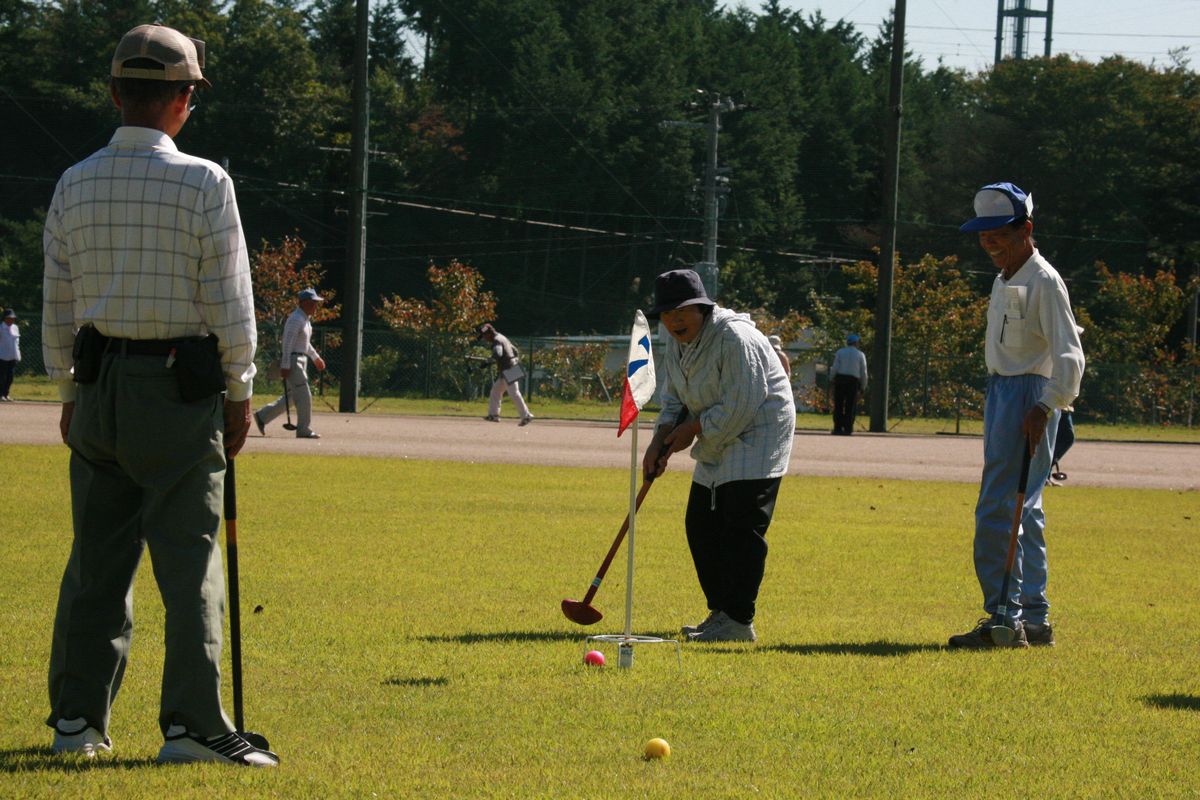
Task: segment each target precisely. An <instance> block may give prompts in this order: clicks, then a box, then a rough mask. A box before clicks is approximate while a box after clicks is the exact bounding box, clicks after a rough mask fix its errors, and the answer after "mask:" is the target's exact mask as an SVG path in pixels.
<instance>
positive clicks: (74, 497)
mask: <svg viewBox="0 0 1200 800" xmlns="http://www.w3.org/2000/svg"><path fill="white" fill-rule="evenodd" d="M203 66H204V43H203V42H199V41H196V40H193V39H189V38H188V37H186V36H184V35H183V34H182V33H180V32H179V31H176V30H174V29H172V28H167V27H164V26H161V25H140V26H138V27H136V28H134V29H132V30H130V31H129V32H128V33H126V34H125V35H124V37H122V39H121V41H120V43H119V44H118V45H117V48H116V52H115V54H114V56H113V59H112V66H111V71H110V75H111V80H110V82H109V91H110V94H111V97H112V101H113V103H114V104H115V105H116V107H117V108H118V109H120V114H121V126H120V127H119V128H117V130H116V133H114V134H113V137H112V139H111V140H110V141H109V143H108V144H107V145H106V146H105V147H103V148H101V149H100V150H98V151H96V152H95V153H93V154H92V155H91V156H89V157H88V158H86V159H84V160H83V161H81V162H79V163H78V164H75V165H74V166H72V167H70V168H69V169H67V171H66V172H64V173H63V175H62V177H61V178H60V179H59V181H58V185H57V186H56V187H55V189H54V196H53V198H52V199H51V201H50V207H49V209H48V210H47V212H46V225H45V233H44V235H43V246H44V253H45V274H44V279H43V286H44V293H43V298H44V299H43V305H42V341H43V355H44V358H45V363H46V369H47V372H48V373H49V375H50V378H51V380H53V381H54V382H55V383H56V384H58V391H59V396H60V398H61V399H62V413H61V415H60V421H59V430H60V433H61V435H62V438H63V441H64V442H65V443H66V444H67V445H68V446H69V447H70V448H71V465H70V482H71V507H72V513H73V518H74V539H73V542H72V545H71V554H70V556H69V558H68V560H67V566H66V569H65V571H64V573H63V578H62V584H61V588H60V591H59V597H58V608H57V612H56V614H55V618H54V635H53V639H52V642H51V647H50V669H49V690H50V691H49V695H50V696H49V699H50V714H49V716H48V718H47V720H46V721H47V724H49V725H50V726H51V727H52V728H53V729H54V740H53V746H52V747H53V751H54V752H55V753H78V754H82V755H86V756H89V757H91V756H96V755H97V754H99V753H103V752H106V751H109V750H110V749H111V748H112V740H111V739H110V738H109V735H108V734H109V722H110V714H111V710H112V704H113V701H114V700H115V699H116V696H117V692H118V690H119V689H120V687H121V679H122V676H123V675H124V673H125V667H126V664H127V662H128V657H129V646H130V642H131V639H132V634H133V604H132V602H133V582H134V576H135V574H136V572H137V568H138V564H139V562H140V561H141V558H142V553H143V550H144V549H145V548H147V547H148V548H149V550H150V554H151V556H152V560H153V563H154V575H155V578H156V579H157V582H158V588H159V593H160V594H161V595H162V601H163V606H164V607H165V610H166V630H165V633H164V645H165V656H164V660H163V676H162V690H161V696H160V705H159V717H158V722H159V726H160V728H161V731H162V733H163V738H164V742H163V745H162V748H161V749H160V750H159V753H158V758H159V760H160V761H167V762H172V761H216V762H223V763H238V764H248V765H258V766H273V765H275V764H277V763H278V758H277V757H276V756H275V755H274V754H272V753H268V752H266V751H264V750H259V749H257V748H255V747H253V746H251V745H250V744H249V743H248V742H247V741H246V740H245V739H244V738H242V737H241V736H240V735H239V734H238V733H237V732H236V731H234V726H233V724H232V723H231V722H230V720H229V717H228V716H227V715H226V714H225V711H224V710H223V708H222V706H221V670H220V663H221V642H222V639H223V635H224V634H223V627H222V623H223V618H224V609H225V579H224V570H223V569H222V564H221V553H220V549H219V547H218V541H219V540H218V533H219V530H220V523H221V513H222V506H223V497H224V478H225V468H226V463H227V459H228V458H232V457H233V456H235V455H236V454H237V453H238V451H239V450H240V449H241V448H242V445H243V444H244V443H245V440H246V431H247V430H248V429H249V426H250V397H251V393H252V388H253V380H254V372H255V370H254V352H255V349H256V346H257V342H258V332H257V329H256V327H255V322H254V296H253V291H252V288H251V285H250V262H249V258H248V255H247V250H246V242H245V237H244V235H243V233H242V224H241V219H240V216H239V214H238V207H237V200H236V198H235V196H234V191H233V183H232V181H231V180H230V178H229V175H228V174H227V173H226V172H225V170H223V169H221V167H219V166H218V165H216V164H214V163H213V162H211V161H206V160H204V159H201V158H196V157H195V156H190V155H187V154H185V153H182V152H180V150H179V149H178V148H177V147H176V146H175V141H174V140H175V139H176V137H177V136H178V135H179V133H180V131H181V130H182V129H183V127H184V125H185V124H186V123H187V121H188V119H189V118H190V117H191V115H192V113H194V112H193V109H194V108H195V107H196V91H197V88H198V87H200V86H208V81H207V80H205V77H204V75H203V74H202V72H201V69H202V68H203Z"/></svg>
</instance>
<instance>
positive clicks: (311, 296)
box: [296, 286, 325, 301]
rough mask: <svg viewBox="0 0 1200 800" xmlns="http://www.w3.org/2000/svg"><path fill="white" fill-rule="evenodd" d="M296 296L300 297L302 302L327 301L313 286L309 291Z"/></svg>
mask: <svg viewBox="0 0 1200 800" xmlns="http://www.w3.org/2000/svg"><path fill="white" fill-rule="evenodd" d="M296 296H297V297H299V298H300V299H301V300H318V301H320V300H324V299H325V298H324V297H321V295H319V294H317V290H316V289H314V288H312V287H311V286H310V287H309V288H307V289H304V290H303V291H301V292H300V294H298V295H296Z"/></svg>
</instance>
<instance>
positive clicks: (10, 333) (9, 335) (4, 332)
mask: <svg viewBox="0 0 1200 800" xmlns="http://www.w3.org/2000/svg"><path fill="white" fill-rule="evenodd" d="M20 360H21V329H20V328H18V327H17V323H15V322H14V323H13V324H12V325H6V324H4V323H2V322H0V361H20Z"/></svg>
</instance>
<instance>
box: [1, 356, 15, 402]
mask: <svg viewBox="0 0 1200 800" xmlns="http://www.w3.org/2000/svg"><path fill="white" fill-rule="evenodd" d="M16 370H17V362H16V361H15V360H13V361H4V360H0V397H8V390H9V389H11V388H12V382H13V373H15V372H16Z"/></svg>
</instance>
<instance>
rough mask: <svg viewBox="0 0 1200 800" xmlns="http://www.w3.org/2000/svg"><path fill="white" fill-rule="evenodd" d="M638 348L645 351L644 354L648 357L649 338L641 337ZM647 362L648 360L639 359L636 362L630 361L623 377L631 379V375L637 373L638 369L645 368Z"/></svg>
mask: <svg viewBox="0 0 1200 800" xmlns="http://www.w3.org/2000/svg"><path fill="white" fill-rule="evenodd" d="M638 346H639V347H641V348H642V349H643V350H645V351H646V354H647V355H649V354H650V337H649V336H643V337H642V338H641V339H639V340H638ZM649 361H650V359H649V358H639V359H637V360H636V361H630V362H629V367H628V372H627V373H626V375H625V377H627V378H632V377H633V373H635V372H637V371H638V370H639V369H641V368H642V367H644V366H646V363H647V362H649Z"/></svg>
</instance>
